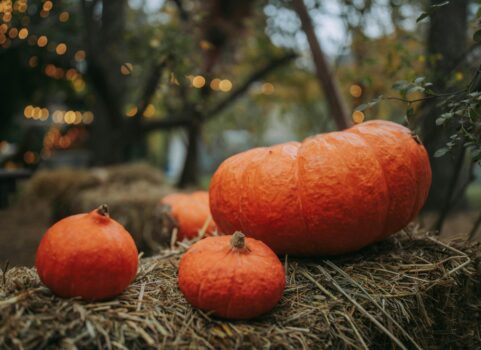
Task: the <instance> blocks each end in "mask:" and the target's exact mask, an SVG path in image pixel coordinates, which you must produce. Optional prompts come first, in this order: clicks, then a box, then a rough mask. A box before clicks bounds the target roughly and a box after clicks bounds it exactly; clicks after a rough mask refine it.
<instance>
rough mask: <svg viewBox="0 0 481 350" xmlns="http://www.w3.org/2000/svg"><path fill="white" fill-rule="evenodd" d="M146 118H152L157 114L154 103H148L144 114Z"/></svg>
mask: <svg viewBox="0 0 481 350" xmlns="http://www.w3.org/2000/svg"><path fill="white" fill-rule="evenodd" d="M142 115H143V116H144V117H145V118H152V117H153V116H154V115H155V107H154V105H153V104H149V105H147V108H145V111H144V113H143V114H142Z"/></svg>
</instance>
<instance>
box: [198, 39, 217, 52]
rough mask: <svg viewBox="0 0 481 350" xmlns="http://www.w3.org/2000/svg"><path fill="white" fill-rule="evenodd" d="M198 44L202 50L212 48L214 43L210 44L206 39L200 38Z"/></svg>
mask: <svg viewBox="0 0 481 350" xmlns="http://www.w3.org/2000/svg"><path fill="white" fill-rule="evenodd" d="M199 46H200V48H201V49H202V50H210V49H213V48H214V45H212V44H211V43H210V42H208V41H207V40H201V41H200V43H199Z"/></svg>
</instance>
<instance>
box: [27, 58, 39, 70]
mask: <svg viewBox="0 0 481 350" xmlns="http://www.w3.org/2000/svg"><path fill="white" fill-rule="evenodd" d="M28 65H29V66H30V67H32V68H33V67H36V66H37V65H38V57H37V56H32V57H30V58H29V59H28Z"/></svg>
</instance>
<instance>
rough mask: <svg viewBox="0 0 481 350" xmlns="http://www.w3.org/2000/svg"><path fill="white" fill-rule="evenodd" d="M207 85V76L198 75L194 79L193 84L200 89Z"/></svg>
mask: <svg viewBox="0 0 481 350" xmlns="http://www.w3.org/2000/svg"><path fill="white" fill-rule="evenodd" d="M204 85H205V78H204V77H203V76H202V75H197V76H195V77H194V78H193V79H192V86H193V87H195V88H197V89H200V88H202V87H203V86H204Z"/></svg>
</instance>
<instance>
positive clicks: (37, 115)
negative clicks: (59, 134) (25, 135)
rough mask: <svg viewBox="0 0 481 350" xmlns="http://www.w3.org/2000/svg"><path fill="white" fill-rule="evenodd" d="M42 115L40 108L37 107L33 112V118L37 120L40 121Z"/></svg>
mask: <svg viewBox="0 0 481 350" xmlns="http://www.w3.org/2000/svg"><path fill="white" fill-rule="evenodd" d="M41 113H42V111H41V110H40V107H35V108H34V109H33V111H32V118H33V119H35V120H37V119H40V115H41Z"/></svg>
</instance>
